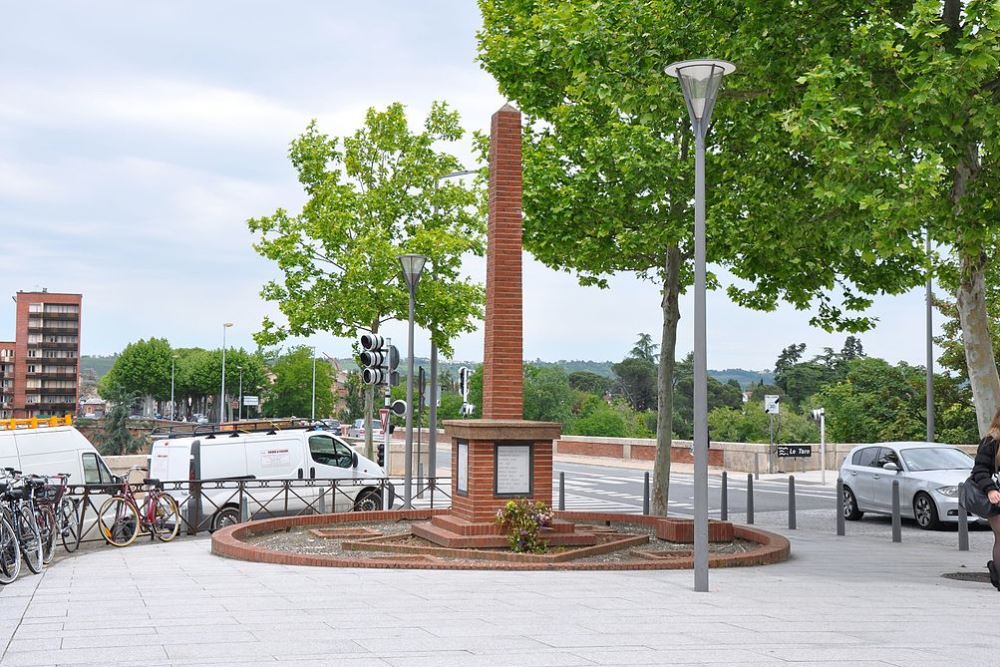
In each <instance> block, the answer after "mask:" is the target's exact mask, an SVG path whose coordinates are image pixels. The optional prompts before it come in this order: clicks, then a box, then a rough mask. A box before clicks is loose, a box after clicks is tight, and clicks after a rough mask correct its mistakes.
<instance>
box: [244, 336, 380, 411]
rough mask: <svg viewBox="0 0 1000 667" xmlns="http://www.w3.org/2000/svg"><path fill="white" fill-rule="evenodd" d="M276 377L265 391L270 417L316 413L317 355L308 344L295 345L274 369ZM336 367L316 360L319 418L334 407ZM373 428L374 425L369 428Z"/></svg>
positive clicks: (265, 401) (266, 406)
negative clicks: (313, 411)
mask: <svg viewBox="0 0 1000 667" xmlns="http://www.w3.org/2000/svg"><path fill="white" fill-rule="evenodd" d="M272 370H273V371H274V375H275V379H274V384H272V385H271V386H270V387H269V388H268V390H267V393H266V394H265V398H264V406H263V411H264V414H265V415H266V416H268V417H308V416H309V415H310V414H311V413H312V387H313V382H312V377H313V356H312V350H311V349H310V348H308V347H298V348H293V349H291V350H289V351H288V353H287V354H285V355H284V356H282V357H280V358H279V359H278V361H277V362H276V363H275V364H274V367H273V369H272ZM332 385H333V369H332V368H331V367H330V364H329V363H327V362H326V361H322V360H317V361H316V418H317V419H320V418H323V417H326V416H328V415H329V414H330V413H331V412H332V411H333V392H332V391H331V389H330V388H331V386H332ZM369 430H370V429H369Z"/></svg>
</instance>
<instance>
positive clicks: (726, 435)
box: [708, 401, 819, 443]
mask: <svg viewBox="0 0 1000 667" xmlns="http://www.w3.org/2000/svg"><path fill="white" fill-rule="evenodd" d="M774 423H775V431H774V440H775V442H778V443H788V442H817V441H818V440H819V427H818V426H817V425H816V424H815V423H813V422H811V421H809V420H808V419H807V418H806V417H804V416H803V415H800V414H798V413H796V412H794V411H792V410H787V409H783V410H782V412H781V413H780V414H779V415H778V416H777V417H775V419H774ZM708 426H709V429H710V430H711V433H712V440H714V441H717V442H770V441H771V435H770V420H769V416H768V415H767V414H766V413H765V412H764V405H763V404H762V403H756V402H752V401H751V402H748V403H746V404H745V405H743V406H741V407H739V408H734V407H729V406H722V407H717V408H715V409H713V410H712V411H710V412H709V413H708Z"/></svg>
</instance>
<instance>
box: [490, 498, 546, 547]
mask: <svg viewBox="0 0 1000 667" xmlns="http://www.w3.org/2000/svg"><path fill="white" fill-rule="evenodd" d="M496 522H497V525H498V526H500V528H501V529H503V530H504V531H506V533H507V542H508V543H509V544H510V548H511V551H514V552H516V553H544V552H545V542H543V541H541V540H540V539H539V538H538V531H539V530H540V529H541V528H544V527H548V526H551V525H552V508H550V507H549V506H548V505H546V504H545V503H542V502H535V501H531V500H508V501H507V504H506V505H504V506H503V507H502V508H500V509H499V510H497V518H496Z"/></svg>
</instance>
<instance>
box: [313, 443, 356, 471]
mask: <svg viewBox="0 0 1000 667" xmlns="http://www.w3.org/2000/svg"><path fill="white" fill-rule="evenodd" d="M309 453H310V454H311V455H312V459H313V461H315V462H316V463H319V464H320V465H326V466H337V467H338V468H351V467H353V466H354V452H352V451H351V449H350V448H349V447H348V446H347V445H345V444H344V443H342V442H340V441H338V440H334V439H333V438H331V437H330V436H327V435H313V436H310V437H309Z"/></svg>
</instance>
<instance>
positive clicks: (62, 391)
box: [27, 387, 76, 396]
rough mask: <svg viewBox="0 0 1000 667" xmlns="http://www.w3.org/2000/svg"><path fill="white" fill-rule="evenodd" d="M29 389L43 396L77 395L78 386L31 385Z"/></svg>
mask: <svg viewBox="0 0 1000 667" xmlns="http://www.w3.org/2000/svg"><path fill="white" fill-rule="evenodd" d="M27 391H30V392H32V393H36V394H41V395H42V396H71V395H73V396H75V395H76V387H31V388H29V389H28V390H27Z"/></svg>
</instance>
